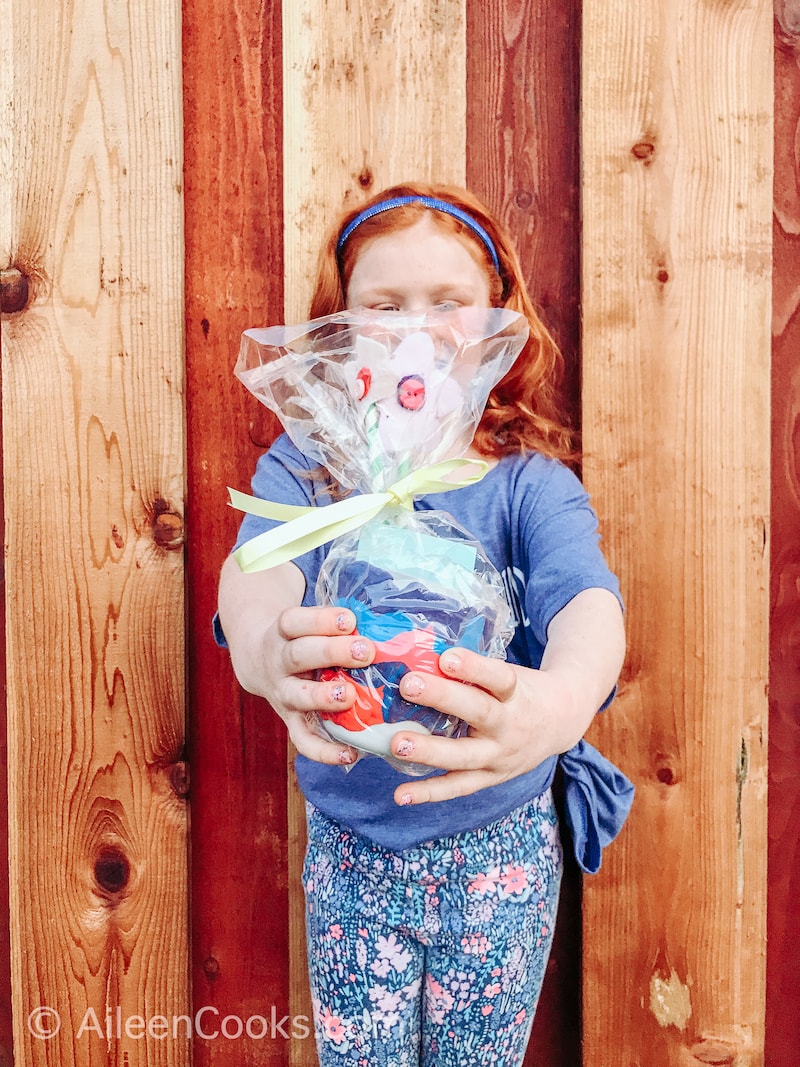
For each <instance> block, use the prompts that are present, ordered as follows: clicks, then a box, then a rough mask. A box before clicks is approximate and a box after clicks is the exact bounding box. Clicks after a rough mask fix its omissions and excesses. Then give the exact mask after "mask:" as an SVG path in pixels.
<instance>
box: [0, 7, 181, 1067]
mask: <svg viewBox="0 0 800 1067" xmlns="http://www.w3.org/2000/svg"><path fill="white" fill-rule="evenodd" d="M4 15H5V16H6V17H5V18H4V19H3V27H4V39H5V42H6V45H7V47H8V48H9V53H8V54H4V60H5V61H6V62H8V61H9V57H13V58H12V59H11V62H12V66H11V68H10V70H7V71H6V72H5V75H4V87H5V88H7V89H8V90H10V99H11V100H12V102H13V106H12V108H10V109H8V110H4V114H3V123H4V130H3V136H4V144H5V146H6V150H5V151H4V154H3V157H2V166H3V169H4V174H3V179H4V181H3V184H4V188H6V189H8V190H9V201H10V202H9V206H8V209H7V211H8V213H7V214H6V215H5V216H4V227H3V234H2V237H3V248H2V252H1V253H0V256H1V257H2V261H3V265H4V266H5V265H6V264H7V263H15V264H16V265H17V266H18V267H19V268H20V269H21V270H22V271H23V272H24V273H25V274H27V275H28V276H29V278H30V280H31V287H32V299H31V304H30V306H29V308H28V309H27V310H26V311H24V312H21V313H20V314H18V315H15V316H13V317H11V318H9V319H8V320H7V321H5V322H4V323H3V413H2V414H3V472H4V490H5V519H6V522H5V551H6V583H7V585H6V590H7V601H6V643H7V663H8V734H9V738H8V740H9V753H8V759H9V821H10V853H11V872H10V882H11V901H10V910H11V962H12V976H13V1005H14V1040H15V1062H16V1063H17V1064H18V1067H27V1065H32V1064H45V1063H47V1064H65V1063H70V1064H76V1065H81V1067H82V1065H85V1064H98V1065H99V1064H122V1063H123V1062H124V1063H125V1064H130V1065H133V1064H142V1063H147V1064H148V1065H150V1067H153V1065H155V1064H170V1065H171V1067H173V1065H180V1064H184V1063H188V1058H189V1057H188V1041H187V1040H186V1038H185V1037H184V1036H183V1031H180V1030H179V1031H178V1032H177V1034H173V1032H172V1028H171V1020H172V1018H173V1017H176V1016H179V1015H183V1014H185V1012H186V1010H187V1007H188V981H187V967H186V959H187V938H186V930H187V924H188V914H187V911H188V909H187V889H188V887H187V876H186V843H187V818H186V805H185V800H184V798H183V797H182V796H181V795H180V794H181V789H180V781H181V777H182V774H181V771H182V766H183V765H182V762H181V761H182V756H183V742H184V684H183V657H184V618H183V599H184V598H183V563H182V551H181V549H182V528H183V495H184V463H183V452H184V437H183V354H182V350H183V329H182V288H183V287H182V262H183V252H182V195H181V151H182V149H181V121H180V120H181V108H180V42H179V25H180V8H179V6H178V5H177V4H175V3H153V2H152V0H151V2H142V3H140V4H135V5H110V6H109V5H105V4H103V3H100V2H99V0H78V2H76V3H74V4H70V5H66V6H64V5H52V4H49V3H44V2H36V0H32V2H29V3H26V4H24V5H23V4H21V3H18V2H17V0H5V4H4ZM9 34H10V37H9ZM5 95H6V94H5V93H4V96H5ZM41 1006H48V1007H49V1008H51V1009H53V1010H54V1011H57V1012H58V1015H59V1018H60V1029H58V1032H57V1034H55V1033H54V1031H55V1028H56V1016H54V1015H51V1016H49V1017H48V1018H44V1017H40V1018H39V1020H38V1025H39V1026H40V1027H41V1029H42V1030H46V1031H50V1032H51V1033H53V1035H54V1036H52V1037H51V1038H50V1039H49V1040H37V1039H36V1037H35V1036H34V1031H35V1029H36V1026H37V1022H36V1020H35V1018H34V1021H33V1022H32V1023H31V1024H30V1025H28V1019H29V1014H30V1013H31V1012H35V1011H36V1009H38V1008H39V1007H41ZM118 1009H119V1012H118ZM154 1016H162V1017H164V1018H165V1019H166V1020H168V1024H167V1025H168V1030H167V1031H166V1032H165V1031H163V1030H162V1031H161V1032H160V1033H159V1032H158V1031H159V1027H160V1025H161V1024H160V1023H157V1024H156V1025H155V1026H154V1027H153V1028H152V1029H151V1031H150V1033H149V1034H148V1033H147V1032H146V1029H145V1030H143V1029H142V1028H141V1025H140V1024H139V1022H137V1021H136V1020H137V1017H141V1019H142V1020H143V1022H144V1026H145V1028H146V1027H147V1025H148V1023H149V1020H150V1019H151V1018H152V1017H154ZM130 1020H133V1022H132V1023H131V1022H130Z"/></svg>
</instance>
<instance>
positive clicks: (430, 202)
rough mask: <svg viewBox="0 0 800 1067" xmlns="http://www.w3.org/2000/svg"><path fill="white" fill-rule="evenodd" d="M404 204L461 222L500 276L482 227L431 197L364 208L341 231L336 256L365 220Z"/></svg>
mask: <svg viewBox="0 0 800 1067" xmlns="http://www.w3.org/2000/svg"><path fill="white" fill-rule="evenodd" d="M404 204H424V206H425V207H429V208H433V210H434V211H443V212H444V213H445V215H452V216H453V218H454V219H458V221H459V222H463V223H464V225H465V226H467V227H468V228H469V229H470V230H472V232H473V233H474V234H475V236H476V237H478V238H479V239H480V240H481V241H482V243H483V244H484V245H485V246H486V251H487V252H488V253H489V255H490V256H491V257H492V263H494V269H495V270H496V271H497V273H498V274H500V260H499V259H498V257H497V252H496V250H495V247H494V244H493V242H492V239H491V237H490V236H489V234H488V233H487V232H486V230H484V228H483V226H481V225H480V223H478V222H476V221H475V219H473V217H472V216H471V215H468V214H467V213H466V211H462V210H461V208H460V207H456V206H455V204H451V203H449V202H448V201H447V200H437V199H435V198H434V197H432V196H396V197H394V198H393V199H391V200H381V202H380V203H378V204H373V205H372V207H368V208H365V209H364V210H363V211H362V212H360V213H359V214H358V215H356V217H355V218H354V219H351V220H350V222H348V224H347V225H346V226H345V228H344V229H343V230H342V232H341V234H340V236H339V240H338V241H337V242H336V254H337V255H338V254H339V253H340V252H341V251H342V248H343V247H344V245H345V242H346V241H347V238H348V237H349V236H350V234H351V233H352V232H353V230H354V229H355V228H356V227H357V226H360V225H361V223H362V222H366V220H367V219H371V218H373V216H375V215H380V214H381V212H383V211H391V210H392V208H396V207H403V205H404Z"/></svg>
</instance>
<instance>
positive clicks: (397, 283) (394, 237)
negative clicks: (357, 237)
mask: <svg viewBox="0 0 800 1067" xmlns="http://www.w3.org/2000/svg"><path fill="white" fill-rule="evenodd" d="M490 299H491V298H490V290H489V279H488V278H487V277H486V272H485V270H484V269H483V267H481V266H480V265H479V264H478V262H477V260H476V259H474V258H473V256H472V254H471V253H470V251H469V249H468V248H467V246H466V244H465V243H464V242H462V241H461V240H459V238H458V237H456V236H455V235H454V234H451V233H448V232H447V231H446V230H443V229H441V228H440V227H438V226H437V225H436V223H435V222H433V220H432V219H431V217H430V216H429V215H424V216H423V217H422V218H421V219H420V220H419V222H415V223H414V225H413V226H407V227H406V228H405V229H403V230H396V231H395V232H394V233H387V234H386V235H385V236H384V237H375V238H374V239H373V240H372V241H370V242H369V243H368V244H366V245H365V247H364V249H363V250H362V252H361V254H360V255H359V256H358V259H357V260H356V262H355V265H354V267H353V271H352V274H351V275H350V281H349V284H348V286H347V293H346V301H347V306H348V308H356V307H364V308H371V309H372V310H374V311H403V312H406V313H410V314H418V313H424V312H427V311H432V310H434V309H435V310H438V311H449V310H453V309H455V308H459V307H490Z"/></svg>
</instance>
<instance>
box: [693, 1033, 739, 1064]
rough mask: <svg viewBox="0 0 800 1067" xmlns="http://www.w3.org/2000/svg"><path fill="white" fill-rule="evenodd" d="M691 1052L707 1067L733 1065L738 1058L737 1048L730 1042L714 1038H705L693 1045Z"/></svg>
mask: <svg viewBox="0 0 800 1067" xmlns="http://www.w3.org/2000/svg"><path fill="white" fill-rule="evenodd" d="M690 1052H691V1054H692V1056H693V1057H694V1059H696V1060H697V1062H698V1063H702V1064H704V1065H705V1067H732V1065H733V1064H734V1063H735V1062H736V1059H737V1053H736V1049H735V1048H734V1047H733V1045H731V1044H730V1042H728V1041H719V1040H716V1039H714V1038H703V1039H702V1040H700V1041H698V1042H697V1043H696V1044H695V1045H693V1046H692V1048H691V1049H690Z"/></svg>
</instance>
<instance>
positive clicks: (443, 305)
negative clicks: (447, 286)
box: [436, 300, 459, 311]
mask: <svg viewBox="0 0 800 1067" xmlns="http://www.w3.org/2000/svg"><path fill="white" fill-rule="evenodd" d="M458 306H459V304H458V301H457V300H440V301H439V303H438V304H437V305H436V310H437V311H455V310H456V308H457V307H458Z"/></svg>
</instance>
